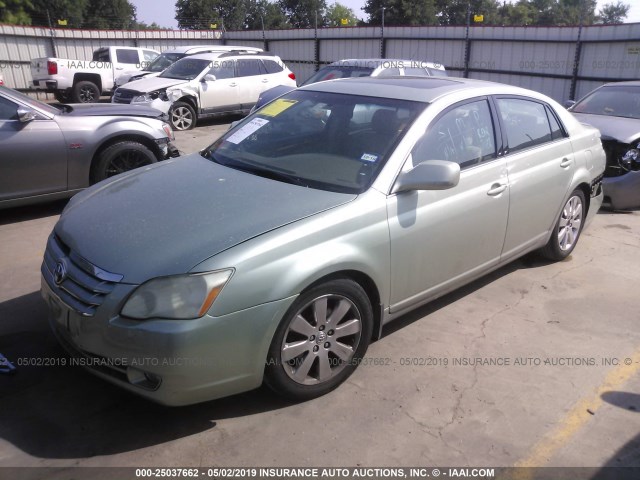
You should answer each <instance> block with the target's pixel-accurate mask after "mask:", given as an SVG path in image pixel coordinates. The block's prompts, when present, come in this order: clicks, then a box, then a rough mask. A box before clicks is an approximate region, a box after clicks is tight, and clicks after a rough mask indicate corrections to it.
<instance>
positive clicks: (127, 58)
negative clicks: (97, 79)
mask: <svg viewBox="0 0 640 480" xmlns="http://www.w3.org/2000/svg"><path fill="white" fill-rule="evenodd" d="M138 52H139V51H138V50H135V49H130V48H116V49H115V54H114V55H113V58H111V63H112V64H113V73H114V75H115V76H116V77H117V76H118V75H119V74H120V73H122V72H123V71H125V70H140V69H141V67H142V66H141V64H140V56H139V53H138Z"/></svg>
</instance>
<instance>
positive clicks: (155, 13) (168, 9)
mask: <svg viewBox="0 0 640 480" xmlns="http://www.w3.org/2000/svg"><path fill="white" fill-rule="evenodd" d="M129 1H130V2H131V3H133V4H134V5H135V6H136V8H137V15H138V21H139V22H145V23H148V24H149V23H153V22H156V23H157V24H158V25H160V26H163V27H170V28H176V29H177V28H178V22H176V20H175V18H174V16H175V5H176V2H175V0H129ZM623 2H624V3H626V4H628V5H631V8H630V9H629V14H628V15H627V19H626V21H627V22H640V2H639V1H638V0H623ZM332 3H334V0H327V4H329V5H331V4H332ZM339 3H341V4H343V5H345V6H347V7H349V8H350V9H351V10H353V12H354V13H355V14H356V16H357V17H359V18H362V19H364V18H366V14H365V13H364V12H363V11H362V7H363V6H364V4H365V0H339ZM607 3H615V0H598V7H597V8H596V11H598V10H599V9H600V7H602V6H603V5H605V4H607Z"/></svg>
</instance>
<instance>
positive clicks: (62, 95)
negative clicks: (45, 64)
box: [53, 90, 70, 103]
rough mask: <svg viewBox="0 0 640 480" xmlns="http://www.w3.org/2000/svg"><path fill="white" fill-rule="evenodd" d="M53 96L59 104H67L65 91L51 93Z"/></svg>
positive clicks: (67, 95) (67, 99) (67, 98)
mask: <svg viewBox="0 0 640 480" xmlns="http://www.w3.org/2000/svg"><path fill="white" fill-rule="evenodd" d="M53 96H54V97H55V99H56V100H57V101H58V102H60V103H69V100H70V98H69V92H67V91H66V90H56V91H55V92H53Z"/></svg>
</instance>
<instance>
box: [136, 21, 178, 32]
mask: <svg viewBox="0 0 640 480" xmlns="http://www.w3.org/2000/svg"><path fill="white" fill-rule="evenodd" d="M133 28H134V29H135V30H171V28H169V27H162V26H160V25H158V24H157V23H156V22H152V23H151V25H148V24H146V23H145V22H136V23H135V25H134V27H133Z"/></svg>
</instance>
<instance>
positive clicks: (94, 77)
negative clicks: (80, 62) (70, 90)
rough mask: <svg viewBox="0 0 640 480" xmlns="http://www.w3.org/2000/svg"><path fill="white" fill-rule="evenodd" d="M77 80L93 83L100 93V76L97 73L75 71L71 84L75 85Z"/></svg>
mask: <svg viewBox="0 0 640 480" xmlns="http://www.w3.org/2000/svg"><path fill="white" fill-rule="evenodd" d="M78 82H91V83H94V84H95V85H96V87H98V90H100V93H102V77H100V75H98V74H97V73H76V74H75V75H74V76H73V86H74V87H75V85H76V84H77V83H78Z"/></svg>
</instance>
